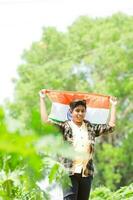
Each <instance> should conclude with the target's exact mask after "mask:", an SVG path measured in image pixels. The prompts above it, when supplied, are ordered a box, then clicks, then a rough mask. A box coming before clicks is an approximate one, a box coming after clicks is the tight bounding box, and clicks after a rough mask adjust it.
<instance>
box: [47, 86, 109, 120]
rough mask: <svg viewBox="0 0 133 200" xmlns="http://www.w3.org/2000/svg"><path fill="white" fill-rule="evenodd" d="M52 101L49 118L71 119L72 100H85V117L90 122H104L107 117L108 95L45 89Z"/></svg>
mask: <svg viewBox="0 0 133 200" xmlns="http://www.w3.org/2000/svg"><path fill="white" fill-rule="evenodd" d="M45 91H46V94H47V96H48V97H49V99H50V100H51V102H52V106H51V112H50V115H49V119H50V120H56V121H62V122H63V121H65V120H70V119H71V114H70V111H69V104H70V102H71V101H73V100H81V99H82V100H83V99H84V100H86V102H87V112H86V116H85V119H86V120H88V121H90V122H91V123H96V124H105V123H107V121H108V117H109V108H110V103H109V99H110V96H105V95H101V94H89V93H82V92H73V91H55V90H45Z"/></svg>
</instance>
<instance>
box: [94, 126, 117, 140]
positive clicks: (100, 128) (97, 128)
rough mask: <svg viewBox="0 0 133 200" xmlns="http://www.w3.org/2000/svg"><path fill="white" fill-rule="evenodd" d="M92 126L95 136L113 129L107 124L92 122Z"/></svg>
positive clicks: (110, 131)
mask: <svg viewBox="0 0 133 200" xmlns="http://www.w3.org/2000/svg"><path fill="white" fill-rule="evenodd" d="M92 127H93V130H94V132H95V137H98V136H100V135H103V134H108V133H112V132H113V131H114V129H115V127H111V126H110V125H109V124H92Z"/></svg>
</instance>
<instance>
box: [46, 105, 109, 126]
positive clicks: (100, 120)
mask: <svg viewBox="0 0 133 200" xmlns="http://www.w3.org/2000/svg"><path fill="white" fill-rule="evenodd" d="M108 116H109V109H104V108H90V107H87V112H86V116H85V119H86V120H89V121H90V122H91V123H96V124H105V123H106V122H107V120H108ZM49 118H50V119H54V120H58V121H65V120H68V119H70V113H69V105H66V104H61V103H57V102H53V103H52V107H51V113H50V115H49Z"/></svg>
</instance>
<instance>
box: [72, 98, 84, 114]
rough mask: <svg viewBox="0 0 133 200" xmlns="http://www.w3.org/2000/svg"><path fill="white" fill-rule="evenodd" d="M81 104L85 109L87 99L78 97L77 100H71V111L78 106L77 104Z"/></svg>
mask: <svg viewBox="0 0 133 200" xmlns="http://www.w3.org/2000/svg"><path fill="white" fill-rule="evenodd" d="M80 105H81V106H84V107H85V110H86V100H84V99H76V100H74V101H72V102H70V104H69V106H70V109H71V111H73V110H74V108H76V107H77V106H80Z"/></svg>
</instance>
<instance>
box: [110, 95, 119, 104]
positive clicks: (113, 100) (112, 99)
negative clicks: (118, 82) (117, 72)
mask: <svg viewBox="0 0 133 200" xmlns="http://www.w3.org/2000/svg"><path fill="white" fill-rule="evenodd" d="M117 103H118V101H117V98H116V97H112V96H111V97H110V104H111V105H114V106H116V105H117Z"/></svg>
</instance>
